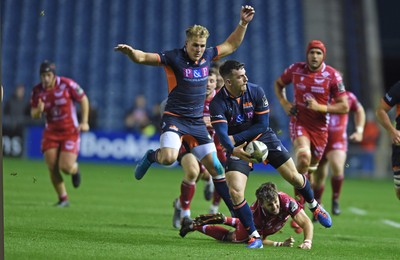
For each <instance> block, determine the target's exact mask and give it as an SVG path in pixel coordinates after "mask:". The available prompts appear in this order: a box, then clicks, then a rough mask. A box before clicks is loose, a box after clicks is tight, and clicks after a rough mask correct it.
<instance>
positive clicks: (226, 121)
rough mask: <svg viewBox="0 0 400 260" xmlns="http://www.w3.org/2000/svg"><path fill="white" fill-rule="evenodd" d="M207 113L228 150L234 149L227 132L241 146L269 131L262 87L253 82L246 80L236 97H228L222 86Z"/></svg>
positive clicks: (266, 103) (265, 99) (266, 101)
mask: <svg viewBox="0 0 400 260" xmlns="http://www.w3.org/2000/svg"><path fill="white" fill-rule="evenodd" d="M210 113H211V123H212V125H213V127H214V129H215V130H216V133H217V135H218V137H219V139H220V141H221V144H222V145H223V146H224V147H225V148H226V149H227V150H228V152H232V150H233V144H232V143H231V141H230V140H229V137H228V136H229V135H233V137H234V139H235V143H236V145H240V144H242V143H243V142H245V141H247V142H250V141H252V140H253V139H256V138H258V137H260V136H262V135H263V134H264V135H265V134H267V133H269V132H270V131H272V130H271V129H270V128H269V104H268V100H267V98H266V96H265V93H264V90H263V89H262V88H260V87H259V86H257V85H255V84H252V83H247V90H246V91H245V92H244V93H243V94H242V95H241V96H239V97H232V96H230V94H229V92H228V90H227V89H226V87H223V88H222V89H221V90H220V91H219V92H218V94H217V95H216V96H215V97H214V99H213V100H212V101H211V104H210Z"/></svg>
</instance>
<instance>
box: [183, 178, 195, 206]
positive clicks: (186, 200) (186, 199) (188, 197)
mask: <svg viewBox="0 0 400 260" xmlns="http://www.w3.org/2000/svg"><path fill="white" fill-rule="evenodd" d="M195 190H196V183H195V182H186V181H182V183H181V196H180V197H179V201H180V203H181V207H182V209H183V210H188V209H190V203H191V202H192V199H193V196H194V192H195Z"/></svg>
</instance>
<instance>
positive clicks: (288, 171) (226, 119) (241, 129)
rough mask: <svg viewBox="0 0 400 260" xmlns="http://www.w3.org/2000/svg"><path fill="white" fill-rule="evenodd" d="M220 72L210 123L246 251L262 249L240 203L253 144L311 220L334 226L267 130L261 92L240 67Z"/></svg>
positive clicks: (244, 205)
mask: <svg viewBox="0 0 400 260" xmlns="http://www.w3.org/2000/svg"><path fill="white" fill-rule="evenodd" d="M219 72H220V74H221V76H222V77H223V78H224V81H225V85H224V87H222V89H221V90H220V91H219V92H218V94H217V95H216V96H215V97H214V99H213V100H212V101H211V104H210V112H211V123H212V125H213V127H214V129H215V131H216V133H217V135H218V138H219V140H220V142H221V144H222V145H223V146H224V148H225V149H226V151H227V161H226V165H225V172H226V181H227V183H228V187H229V194H230V196H231V198H232V202H233V208H234V211H235V216H237V217H238V218H239V219H240V221H241V222H242V224H243V225H244V226H245V228H246V230H247V233H248V235H249V238H250V240H249V245H248V246H247V247H248V248H262V247H263V245H262V241H261V238H260V234H259V233H258V232H257V229H256V227H255V226H254V222H253V217H252V212H251V209H250V207H249V205H248V204H247V201H246V199H245V197H244V193H245V188H246V183H247V179H248V176H249V174H250V172H251V171H252V169H253V168H252V163H253V162H255V160H254V159H253V158H251V157H249V156H250V155H249V154H248V153H247V152H246V151H244V150H243V147H244V145H246V144H247V143H249V142H251V141H252V140H255V139H257V140H258V141H261V142H263V143H264V144H266V145H267V147H268V150H269V152H268V157H267V160H266V161H265V163H269V164H271V165H272V166H273V167H274V168H275V169H276V170H277V171H278V172H279V174H281V176H282V177H283V178H284V179H285V180H286V181H287V182H289V183H290V184H291V185H293V187H294V188H295V189H296V190H298V191H299V193H300V194H301V195H302V196H303V197H304V198H305V200H306V201H307V203H308V206H309V208H310V210H311V211H312V212H313V215H314V217H315V218H316V219H317V220H318V221H319V222H320V223H321V224H322V225H323V226H325V227H330V226H331V225H332V220H331V218H330V216H329V214H328V213H327V212H326V211H325V209H323V208H322V207H321V206H320V205H319V204H318V202H317V201H316V200H315V199H314V194H313V191H312V189H311V186H310V183H309V181H308V180H307V179H306V178H305V177H304V176H303V175H302V174H299V173H298V171H297V170H296V167H295V164H294V162H293V159H292V158H291V157H290V154H289V152H288V151H287V150H286V148H285V147H284V146H283V145H282V143H281V141H280V140H279V139H278V137H277V136H276V134H275V133H274V131H273V130H272V129H271V128H270V127H269V104H268V100H267V98H266V96H265V94H264V90H263V89H262V88H261V87H259V86H257V85H255V84H252V83H250V82H248V78H247V76H246V70H245V68H244V64H242V63H240V62H238V61H236V60H228V61H226V62H225V63H224V64H222V65H221V67H220V69H219Z"/></svg>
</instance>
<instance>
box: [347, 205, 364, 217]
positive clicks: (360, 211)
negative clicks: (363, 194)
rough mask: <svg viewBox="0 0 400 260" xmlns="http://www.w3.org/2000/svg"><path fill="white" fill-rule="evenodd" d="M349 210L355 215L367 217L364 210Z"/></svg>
mask: <svg viewBox="0 0 400 260" xmlns="http://www.w3.org/2000/svg"><path fill="white" fill-rule="evenodd" d="M349 209H350V211H351V212H353V213H354V214H356V215H361V216H364V215H367V211H366V210H363V209H359V208H353V207H351V208H349Z"/></svg>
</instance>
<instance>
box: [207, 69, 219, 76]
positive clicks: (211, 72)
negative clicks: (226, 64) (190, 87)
mask: <svg viewBox="0 0 400 260" xmlns="http://www.w3.org/2000/svg"><path fill="white" fill-rule="evenodd" d="M218 74H219V72H218V70H217V69H216V68H213V67H211V68H210V70H209V71H208V75H209V76H211V75H218Z"/></svg>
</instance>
